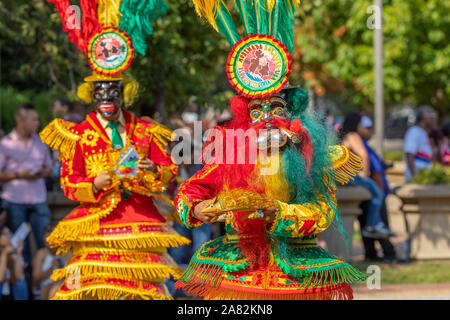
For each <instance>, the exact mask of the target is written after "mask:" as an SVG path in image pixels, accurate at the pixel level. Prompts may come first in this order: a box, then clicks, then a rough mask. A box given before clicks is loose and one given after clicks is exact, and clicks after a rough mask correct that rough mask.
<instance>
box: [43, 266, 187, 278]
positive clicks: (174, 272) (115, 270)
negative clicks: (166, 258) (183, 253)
mask: <svg viewBox="0 0 450 320" xmlns="http://www.w3.org/2000/svg"><path fill="white" fill-rule="evenodd" d="M76 268H79V270H80V273H81V275H89V274H98V273H102V274H105V275H108V276H111V277H119V278H121V279H127V280H135V279H138V280H154V279H163V278H168V279H169V278H170V277H173V278H174V279H178V278H179V277H180V276H181V274H182V273H183V271H184V270H183V269H182V268H180V267H178V266H166V265H162V264H155V265H149V264H142V265H139V264H125V263H118V264H113V263H104V264H102V263H98V262H97V263H95V262H81V263H72V264H69V265H68V266H67V267H65V268H62V269H56V270H54V271H53V273H52V275H51V277H50V279H52V280H53V281H58V280H61V279H64V278H65V277H66V275H67V274H68V271H69V270H73V269H76Z"/></svg>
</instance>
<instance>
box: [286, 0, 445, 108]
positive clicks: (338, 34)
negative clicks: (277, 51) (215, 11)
mask: <svg viewBox="0 0 450 320" xmlns="http://www.w3.org/2000/svg"><path fill="white" fill-rule="evenodd" d="M383 3H384V10H383V24H384V25H383V28H384V29H383V32H384V59H385V60H384V82H385V100H386V103H387V104H388V105H389V104H390V105H393V104H396V103H401V102H412V103H415V104H422V103H427V104H432V105H434V106H435V107H437V108H439V109H440V111H446V112H449V111H450V109H449V106H450V99H449V97H450V81H449V80H450V79H449V73H448V69H449V67H450V43H449V42H448V41H447V37H446V36H445V34H446V33H448V30H450V2H448V1H440V0H390V1H386V0H385V1H384V2H383ZM371 5H373V1H372V0H359V1H352V0H326V1H325V0H305V1H302V5H301V6H300V10H298V12H299V19H297V31H296V32H297V33H296V49H295V50H296V51H297V52H298V53H299V56H296V57H294V58H295V62H296V63H297V65H298V66H297V69H300V70H301V72H300V73H297V74H295V75H294V76H293V78H294V79H295V80H296V81H299V82H300V81H301V79H302V78H306V79H307V80H308V84H309V85H312V86H316V88H317V87H318V88H321V89H322V90H324V91H326V92H328V93H330V94H332V95H334V96H336V97H337V99H338V100H340V101H342V102H343V104H344V105H343V106H344V108H345V107H347V108H350V109H353V110H354V109H356V108H361V107H370V106H372V105H373V96H374V73H373V67H374V58H373V57H374V50H373V34H374V32H373V30H371V29H369V28H368V27H367V21H368V19H369V18H370V16H371V15H372V13H371V12H368V11H367V9H368V7H369V6H371ZM294 70H295V68H294Z"/></svg>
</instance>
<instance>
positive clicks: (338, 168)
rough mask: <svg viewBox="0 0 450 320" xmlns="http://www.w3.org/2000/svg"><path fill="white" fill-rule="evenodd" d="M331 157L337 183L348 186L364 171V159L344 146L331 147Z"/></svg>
mask: <svg viewBox="0 0 450 320" xmlns="http://www.w3.org/2000/svg"><path fill="white" fill-rule="evenodd" d="M329 150H330V157H331V161H332V162H333V172H334V176H335V179H336V181H338V182H339V183H341V184H346V183H348V182H349V181H350V180H353V177H354V176H355V175H356V174H357V173H358V172H360V171H361V170H362V169H363V163H362V159H361V158H360V157H358V156H357V155H356V154H354V153H353V152H351V151H350V150H348V149H347V148H346V147H345V146H343V145H335V146H330V147H329Z"/></svg>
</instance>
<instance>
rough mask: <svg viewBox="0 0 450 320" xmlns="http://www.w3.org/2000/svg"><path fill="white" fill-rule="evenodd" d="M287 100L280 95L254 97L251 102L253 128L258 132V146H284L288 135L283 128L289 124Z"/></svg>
mask: <svg viewBox="0 0 450 320" xmlns="http://www.w3.org/2000/svg"><path fill="white" fill-rule="evenodd" d="M285 106H286V101H285V100H284V99H283V98H281V97H279V96H272V97H270V98H261V99H253V100H251V101H250V103H249V109H250V119H251V124H250V125H251V128H253V129H255V130H257V132H258V148H259V149H266V148H270V147H271V146H278V147H282V146H284V145H285V144H286V142H287V140H288V137H287V136H286V135H285V134H284V133H283V131H282V128H283V127H286V126H288V125H289V121H288V120H287V118H286V114H285V112H286V111H285Z"/></svg>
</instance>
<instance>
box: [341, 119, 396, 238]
mask: <svg viewBox="0 0 450 320" xmlns="http://www.w3.org/2000/svg"><path fill="white" fill-rule="evenodd" d="M363 119H364V120H367V119H368V118H367V117H365V118H363V117H361V116H360V115H359V114H357V113H354V114H350V115H348V116H347V117H346V118H345V120H344V123H343V125H342V131H341V136H342V144H343V145H344V146H346V147H347V148H348V149H349V150H350V151H352V152H353V153H355V154H356V155H358V156H359V157H360V158H361V159H362V161H363V164H364V168H363V170H362V171H361V172H359V174H358V175H357V176H356V177H355V179H354V180H353V181H351V182H350V183H349V184H350V185H360V186H362V187H364V188H366V189H367V190H368V191H369V192H370V194H371V196H372V198H371V199H370V201H369V208H368V214H367V220H366V223H365V226H364V228H363V229H362V230H361V234H362V235H363V236H364V237H366V238H375V239H379V238H388V237H389V236H390V234H391V231H390V230H389V228H388V227H387V226H386V225H385V224H384V223H383V220H382V218H381V214H380V211H381V208H382V206H383V202H384V193H383V191H382V189H381V188H380V187H379V186H378V185H377V183H376V182H375V181H374V180H373V179H372V178H371V177H370V166H371V164H370V157H369V153H368V152H367V149H366V146H365V145H364V142H363V138H362V135H363V133H362V132H363V131H364V126H365V125H366V124H365V123H363V121H362V120H363ZM364 122H366V121H364Z"/></svg>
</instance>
